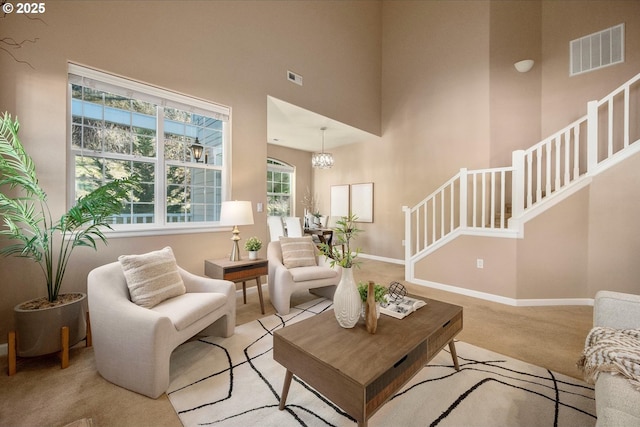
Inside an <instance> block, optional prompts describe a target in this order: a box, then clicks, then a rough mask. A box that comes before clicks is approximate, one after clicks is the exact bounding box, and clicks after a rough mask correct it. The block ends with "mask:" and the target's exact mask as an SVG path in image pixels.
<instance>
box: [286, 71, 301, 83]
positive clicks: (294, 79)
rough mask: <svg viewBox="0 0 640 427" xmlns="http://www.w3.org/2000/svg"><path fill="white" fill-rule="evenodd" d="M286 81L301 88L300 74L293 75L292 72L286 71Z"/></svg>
mask: <svg viewBox="0 0 640 427" xmlns="http://www.w3.org/2000/svg"><path fill="white" fill-rule="evenodd" d="M287 80H289V81H290V82H293V83H295V84H297V85H300V86H302V76H301V75H300V74H296V73H294V72H293V71H287Z"/></svg>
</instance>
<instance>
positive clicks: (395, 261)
mask: <svg viewBox="0 0 640 427" xmlns="http://www.w3.org/2000/svg"><path fill="white" fill-rule="evenodd" d="M358 256H359V257H362V258H366V259H372V260H375V261H382V262H389V263H391V264H400V265H404V260H403V259H397V258H387V257H382V256H378V255H369V254H360V255H358Z"/></svg>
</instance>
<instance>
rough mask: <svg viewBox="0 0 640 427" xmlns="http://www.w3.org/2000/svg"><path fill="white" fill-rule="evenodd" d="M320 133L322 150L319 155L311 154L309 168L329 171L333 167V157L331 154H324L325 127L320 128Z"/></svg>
mask: <svg viewBox="0 0 640 427" xmlns="http://www.w3.org/2000/svg"><path fill="white" fill-rule="evenodd" d="M320 130H321V131H322V150H321V151H320V152H319V153H313V155H312V156H311V166H313V167H314V168H318V169H329V168H330V167H331V166H333V156H332V155H331V153H325V152H324V131H325V130H327V128H326V127H322V128H320Z"/></svg>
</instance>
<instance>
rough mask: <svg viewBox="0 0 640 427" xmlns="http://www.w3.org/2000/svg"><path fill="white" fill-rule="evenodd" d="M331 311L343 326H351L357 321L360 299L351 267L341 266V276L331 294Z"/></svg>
mask: <svg viewBox="0 0 640 427" xmlns="http://www.w3.org/2000/svg"><path fill="white" fill-rule="evenodd" d="M333 312H334V314H335V316H336V320H337V321H338V324H339V325H340V326H342V327H343V328H353V327H354V326H355V325H356V323H358V319H359V318H360V313H362V300H361V299H360V292H358V288H357V286H356V282H355V281H354V280H353V269H351V268H342V277H341V278H340V283H338V287H337V288H336V292H335V294H334V295H333Z"/></svg>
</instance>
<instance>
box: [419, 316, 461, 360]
mask: <svg viewBox="0 0 640 427" xmlns="http://www.w3.org/2000/svg"><path fill="white" fill-rule="evenodd" d="M461 330H462V312H460V313H458V314H457V315H456V316H455V317H453V318H452V319H451V320H449V321H448V322H446V323H445V324H444V325H442V328H440V330H438V331H437V332H435V333H434V334H433V335H431V336H430V337H429V339H428V340H427V342H428V347H427V356H428V357H427V359H429V360H431V359H433V358H434V357H435V355H436V354H438V353H439V352H440V350H442V349H443V348H444V346H445V345H447V344H449V342H450V341H451V340H452V339H453V338H454V337H455V336H456V335H458V332H460V331H461Z"/></svg>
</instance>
